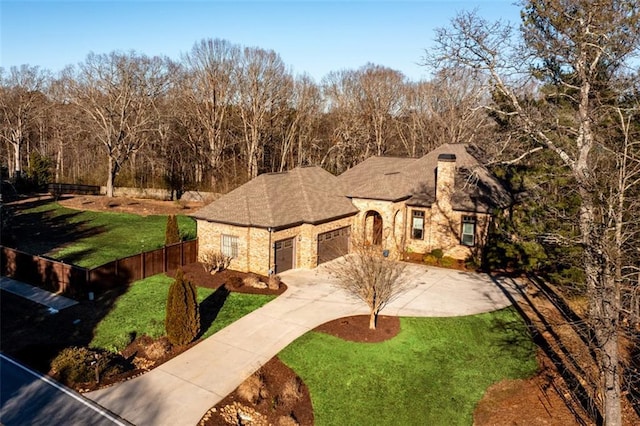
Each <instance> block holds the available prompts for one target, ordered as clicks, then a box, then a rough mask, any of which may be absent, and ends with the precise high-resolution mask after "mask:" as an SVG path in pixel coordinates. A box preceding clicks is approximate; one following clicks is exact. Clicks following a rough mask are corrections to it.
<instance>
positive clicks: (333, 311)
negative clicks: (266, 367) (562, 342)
mask: <svg viewBox="0 0 640 426" xmlns="http://www.w3.org/2000/svg"><path fill="white" fill-rule="evenodd" d="M405 274H406V278H407V279H408V282H409V285H410V287H411V288H410V289H409V290H408V291H407V292H406V293H404V294H403V295H402V296H400V297H398V298H397V299H396V300H394V301H393V302H392V303H390V304H389V305H388V306H387V307H386V308H385V309H384V310H383V311H382V314H385V315H398V316H420V317H425V316H459V315H470V314H477V313H481V312H489V311H492V310H496V309H500V308H503V307H505V306H508V305H510V304H511V302H510V301H509V298H508V297H507V295H506V294H505V293H506V292H509V293H512V294H513V295H515V294H516V291H515V286H516V284H515V282H513V281H511V280H504V281H502V282H501V283H500V285H498V284H497V283H495V282H494V281H493V280H492V279H491V278H490V277H489V276H488V275H484V274H475V273H466V272H458V271H453V270H448V269H441V268H435V267H428V268H427V267H425V266H420V265H412V264H408V265H407V267H406V269H405ZM280 275H281V277H282V280H283V281H284V282H285V283H286V284H287V286H288V287H289V288H288V290H287V291H286V292H285V293H284V294H282V295H281V296H279V297H278V298H277V299H276V300H274V301H272V302H270V303H268V304H267V305H265V306H263V307H262V308H260V309H258V310H256V311H254V312H253V313H251V314H249V315H247V316H245V317H244V318H242V319H240V320H239V321H236V322H235V323H233V324H231V325H230V326H228V327H226V328H225V329H223V330H221V331H219V332H218V333H216V334H215V335H213V336H211V337H209V338H208V339H206V340H205V341H203V342H200V343H199V344H198V345H196V346H194V347H193V348H192V349H189V350H188V351H186V352H185V353H183V354H181V355H179V356H177V357H175V358H173V359H172V360H170V361H168V362H166V363H164V364H162V365H161V366H159V367H157V368H155V369H154V370H152V371H150V372H148V373H146V374H144V375H142V376H140V377H138V378H135V379H133V380H130V381H127V382H124V383H121V384H118V385H115V386H113V387H110V388H107V389H103V390H99V391H95V392H90V393H88V394H86V395H85V396H87V397H88V398H90V399H92V400H94V401H95V402H97V403H98V404H100V405H102V406H104V407H106V408H108V409H109V410H111V411H112V412H114V413H117V414H118V415H120V416H121V417H122V418H124V419H127V420H128V421H130V422H131V423H133V424H136V425H138V426H144V425H195V424H197V422H198V421H199V420H200V418H201V417H202V416H203V415H204V413H205V412H206V411H207V410H208V409H209V408H210V407H212V406H213V405H215V404H217V403H218V402H219V401H220V400H222V399H223V398H224V397H225V396H226V395H227V394H229V393H230V392H232V391H233V390H234V389H235V388H236V387H237V386H238V385H239V384H240V383H242V382H243V381H244V380H245V379H246V378H247V377H248V376H250V375H251V374H252V373H253V372H254V371H256V370H257V369H258V368H260V366H262V365H263V364H264V363H266V362H267V361H268V360H269V359H271V358H272V357H273V356H275V355H276V354H278V352H280V351H281V350H282V349H283V348H284V347H286V346H287V345H288V344H289V343H291V342H293V341H294V340H295V339H297V338H298V337H300V336H301V335H303V334H304V333H306V332H307V331H309V330H311V329H313V328H315V327H317V326H318V325H320V324H322V323H325V322H327V321H331V320H334V319H337V318H341V317H344V316H349V315H355V314H366V313H368V311H367V307H366V306H365V305H364V304H363V303H362V302H360V301H359V300H356V299H354V298H352V297H350V296H348V295H347V294H345V293H344V292H343V291H342V290H339V289H336V287H335V286H334V285H332V282H333V278H332V277H331V276H330V274H329V273H328V267H327V266H326V265H323V266H321V267H319V268H316V269H314V270H291V271H287V272H284V273H282V274H280Z"/></svg>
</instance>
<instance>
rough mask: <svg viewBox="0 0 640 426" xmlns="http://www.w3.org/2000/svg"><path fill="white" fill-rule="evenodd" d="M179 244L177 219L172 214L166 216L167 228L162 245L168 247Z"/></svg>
mask: <svg viewBox="0 0 640 426" xmlns="http://www.w3.org/2000/svg"><path fill="white" fill-rule="evenodd" d="M179 242H180V229H179V228H178V218H177V217H176V215H174V214H170V215H169V216H167V228H166V230H165V233H164V245H165V246H168V245H171V244H176V243H179Z"/></svg>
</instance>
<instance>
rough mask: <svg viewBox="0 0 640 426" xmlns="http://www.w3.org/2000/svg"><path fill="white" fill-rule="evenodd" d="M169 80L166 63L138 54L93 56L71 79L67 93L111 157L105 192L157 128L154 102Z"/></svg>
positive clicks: (156, 58)
mask: <svg viewBox="0 0 640 426" xmlns="http://www.w3.org/2000/svg"><path fill="white" fill-rule="evenodd" d="M167 81H168V74H167V72H166V61H165V60H164V59H163V58H160V57H152V58H150V57H147V56H144V55H137V54H135V53H133V52H132V53H129V54H123V53H117V52H112V53H110V54H108V55H106V54H103V55H96V54H93V53H91V54H89V55H88V56H87V58H86V60H85V61H84V62H83V63H81V64H80V65H79V69H78V72H77V74H76V75H75V78H70V79H69V80H68V82H69V83H70V87H69V89H68V90H69V96H70V99H71V101H72V102H73V103H74V104H75V105H77V106H78V107H79V108H80V109H81V110H82V111H83V112H84V113H85V114H86V115H87V117H88V118H89V120H90V121H91V123H92V124H93V126H95V127H94V129H95V135H96V137H97V139H98V140H99V141H100V143H101V144H102V145H103V147H104V148H105V151H106V153H107V158H108V176H107V196H108V197H113V187H114V181H115V178H116V176H117V175H118V173H119V172H120V170H121V168H122V166H123V164H124V163H125V162H127V160H129V158H130V157H131V156H132V155H133V154H134V153H135V152H137V151H138V150H139V149H140V148H141V147H142V146H143V145H144V144H145V142H146V141H147V140H148V138H149V137H151V133H152V132H154V131H155V129H156V128H157V126H154V121H155V120H156V119H157V114H156V107H155V103H156V102H157V100H158V98H159V97H160V96H161V95H162V93H163V92H164V91H165V89H166V86H167Z"/></svg>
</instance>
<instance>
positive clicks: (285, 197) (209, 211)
mask: <svg viewBox="0 0 640 426" xmlns="http://www.w3.org/2000/svg"><path fill="white" fill-rule="evenodd" d="M509 203H510V198H509V195H508V194H507V192H506V191H505V189H504V188H503V187H502V186H501V185H500V183H499V182H498V181H497V180H496V179H495V177H493V176H492V175H491V174H490V173H489V172H488V171H487V169H486V168H484V167H483V166H482V165H481V164H480V163H479V162H478V161H477V160H476V159H475V158H474V157H473V156H472V155H471V154H470V153H469V152H468V148H467V146H466V145H462V144H445V145H442V146H441V147H439V148H437V149H436V150H434V151H432V152H430V153H429V154H427V155H425V156H424V157H422V158H417V159H415V158H390V157H372V158H369V159H367V160H365V161H364V162H362V163H361V164H359V165H357V166H355V167H353V168H351V169H349V170H347V171H346V172H344V173H343V174H342V175H340V176H337V177H336V176H333V175H332V174H330V173H328V172H326V171H325V170H323V169H321V168H319V167H298V168H295V169H293V170H291V171H288V172H283V173H267V174H263V175H260V176H258V177H257V178H255V179H253V180H252V181H250V182H248V183H246V184H245V185H243V186H241V187H239V188H237V189H235V190H234V191H231V192H230V193H228V194H226V195H224V196H223V197H221V198H220V199H218V200H216V201H214V202H213V203H211V204H209V205H208V206H206V207H204V208H203V209H201V210H200V211H198V212H197V213H196V214H194V215H193V217H194V218H195V219H196V221H197V225H198V238H199V250H200V252H201V253H202V252H204V251H220V252H222V253H224V254H226V255H229V256H230V257H232V261H231V265H230V268H231V269H235V270H240V271H252V272H256V273H260V274H265V275H266V274H271V273H278V272H282V271H284V270H286V269H290V268H314V267H316V266H317V265H318V264H319V263H322V262H325V261H328V260H331V259H333V258H335V257H338V256H340V255H343V254H346V253H348V252H349V249H350V247H351V246H352V245H353V244H360V243H365V244H373V245H378V246H380V247H381V250H386V251H388V253H389V255H390V256H392V257H396V258H398V257H401V255H402V254H403V253H405V252H416V253H429V252H431V251H432V250H434V249H441V250H442V251H443V253H444V255H445V256H449V257H452V258H455V259H466V258H468V257H470V256H478V255H479V254H480V251H481V249H482V247H483V246H484V245H485V244H486V242H487V234H488V230H489V226H490V223H491V217H492V216H491V215H492V212H493V211H494V210H495V209H500V208H504V207H505V206H507V205H508V204H509Z"/></svg>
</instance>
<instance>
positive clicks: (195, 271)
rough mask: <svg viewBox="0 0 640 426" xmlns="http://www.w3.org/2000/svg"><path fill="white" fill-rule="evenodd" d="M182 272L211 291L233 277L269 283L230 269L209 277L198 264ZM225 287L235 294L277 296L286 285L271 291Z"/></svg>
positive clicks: (266, 278)
mask: <svg viewBox="0 0 640 426" xmlns="http://www.w3.org/2000/svg"><path fill="white" fill-rule="evenodd" d="M182 271H183V273H184V277H185V278H186V279H188V280H189V281H191V282H192V283H194V284H195V285H196V286H198V287H206V288H211V289H217V288H219V287H221V286H223V285H225V284H228V283H229V282H230V279H231V278H233V277H238V278H240V279H244V278H246V277H247V276H250V275H253V276H255V277H258V279H259V280H260V281H262V282H264V283H267V282H269V278H268V277H265V276H264V275H258V274H253V273H245V272H238V271H232V270H230V269H226V270H224V271H221V272H216V273H215V274H213V275H211V274H210V273H208V272H207V271H206V270H205V269H204V267H203V266H202V264H201V263H198V262H196V263H191V264H188V265H185V266H183V267H182ZM176 272H177V271H169V272H167V275H168V276H170V277H172V278H173V277H175V276H176ZM225 287H226V288H227V290H229V291H233V292H237V293H247V294H271V295H275V296H278V295H280V294H282V293H284V292H285V291H287V285H286V284H285V283H280V288H279V289H278V290H271V289H269V288H265V289H260V288H254V287H249V286H246V285H243V286H241V287H232V286H229V285H225Z"/></svg>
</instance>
